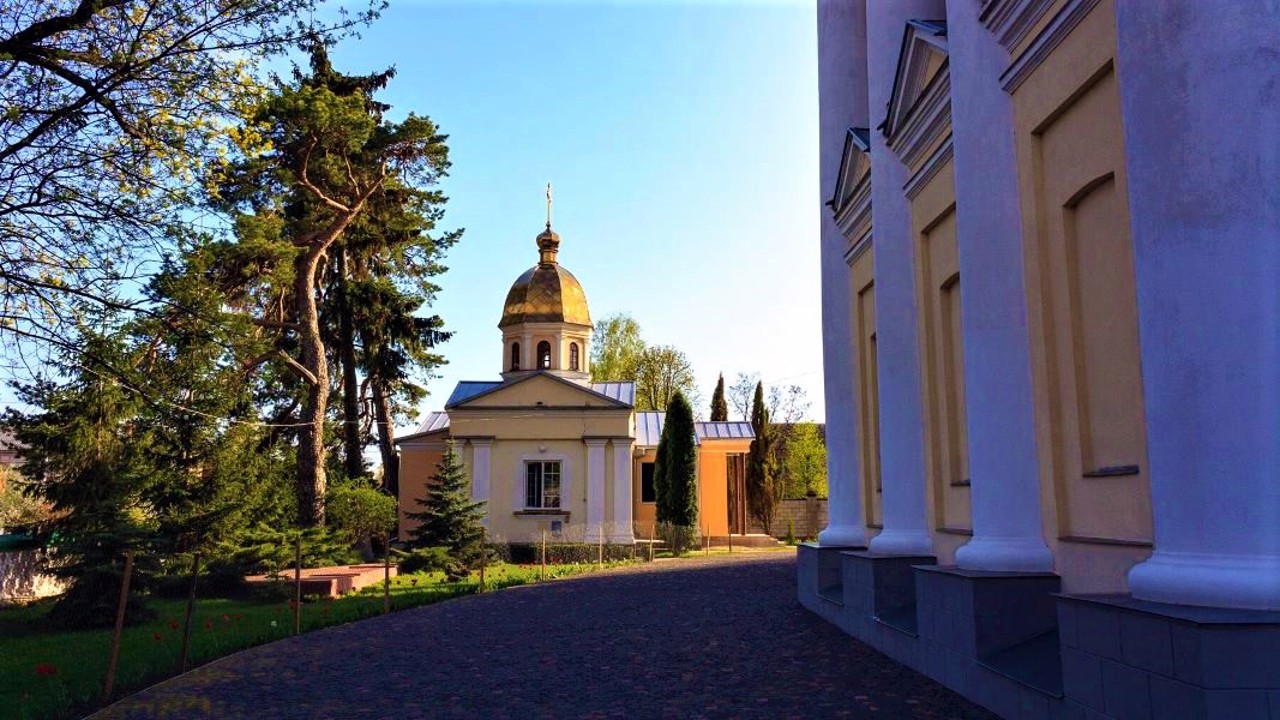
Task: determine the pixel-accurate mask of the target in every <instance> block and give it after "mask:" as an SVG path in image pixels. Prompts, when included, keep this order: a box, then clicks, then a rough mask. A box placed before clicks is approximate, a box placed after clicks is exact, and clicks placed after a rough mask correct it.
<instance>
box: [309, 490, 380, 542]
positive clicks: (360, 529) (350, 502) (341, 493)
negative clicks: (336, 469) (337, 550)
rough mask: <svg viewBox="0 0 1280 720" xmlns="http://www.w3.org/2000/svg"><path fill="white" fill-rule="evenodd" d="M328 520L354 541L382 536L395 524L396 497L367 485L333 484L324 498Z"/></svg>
mask: <svg viewBox="0 0 1280 720" xmlns="http://www.w3.org/2000/svg"><path fill="white" fill-rule="evenodd" d="M325 512H326V513H328V518H329V524H330V525H332V526H333V528H334V529H335V530H337V531H339V532H342V533H345V534H346V535H347V536H348V537H349V538H350V540H351V542H353V543H357V544H362V543H368V542H369V541H370V540H372V539H373V538H385V537H386V535H387V534H388V533H390V532H391V531H392V530H393V529H394V528H395V526H396V520H397V518H396V499H395V498H393V497H391V496H390V495H387V494H385V493H383V492H382V491H380V490H378V489H376V488H373V487H370V486H368V485H354V484H353V485H334V486H333V487H332V488H330V489H329V493H328V497H327V499H326V501H325Z"/></svg>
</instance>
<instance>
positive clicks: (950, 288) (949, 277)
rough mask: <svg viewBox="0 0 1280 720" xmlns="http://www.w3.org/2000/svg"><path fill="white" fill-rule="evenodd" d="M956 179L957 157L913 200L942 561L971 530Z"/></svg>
mask: <svg viewBox="0 0 1280 720" xmlns="http://www.w3.org/2000/svg"><path fill="white" fill-rule="evenodd" d="M955 207H956V201H955V183H954V175H953V171H952V162H951V160H946V161H944V162H942V163H941V165H940V166H939V167H938V168H937V170H936V171H935V172H934V174H933V176H932V178H931V179H930V180H929V181H928V182H927V183H925V185H924V186H922V187H921V188H920V190H919V191H918V192H917V194H916V195H915V197H913V198H911V226H912V233H913V236H914V237H915V239H916V253H915V257H916V278H915V281H916V282H915V285H916V306H917V307H918V308H919V312H920V318H919V323H920V324H919V327H920V358H921V360H922V362H921V364H920V366H921V371H922V372H923V374H924V377H923V378H922V379H923V382H922V383H921V392H922V393H923V395H924V397H923V405H922V406H923V408H924V425H925V438H926V446H927V447H926V452H925V476H926V478H927V492H926V502H927V512H928V516H929V526H930V529H931V530H932V532H933V546H934V552H935V554H936V555H937V557H938V562H939V563H941V564H944V565H950V564H952V563H954V562H955V551H956V548H958V547H959V546H960V545H963V544H964V543H965V542H967V541H968V539H969V537H970V536H971V535H972V534H973V521H972V519H971V515H970V502H969V485H968V482H969V474H968V457H967V455H968V449H967V448H968V445H967V443H968V440H967V438H966V437H965V429H964V423H965V413H964V364H963V357H962V355H963V352H962V350H961V337H960V336H959V335H958V334H957V333H956V332H955V331H956V330H957V329H959V324H958V315H959V312H960V306H959V299H960V298H959V288H960V278H959V273H960V265H959V256H958V255H957V252H956V220H955V219H956V214H955Z"/></svg>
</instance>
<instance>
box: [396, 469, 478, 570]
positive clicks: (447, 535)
mask: <svg viewBox="0 0 1280 720" xmlns="http://www.w3.org/2000/svg"><path fill="white" fill-rule="evenodd" d="M469 485H470V483H469V482H468V480H467V471H466V468H464V467H463V466H462V459H461V458H460V457H458V453H457V452H456V451H455V450H454V448H453V445H450V446H449V447H448V449H447V450H445V453H444V457H443V458H441V460H440V462H439V464H437V465H436V474H435V475H434V476H432V478H431V483H430V484H429V485H428V486H427V496H426V497H424V498H419V499H417V500H416V501H415V502H416V503H417V505H418V506H419V507H421V508H422V510H421V511H419V512H411V513H405V516H406V517H408V518H409V519H411V520H417V521H418V522H419V523H420V524H419V525H418V527H416V528H414V529H413V530H410V531H409V535H410V537H412V538H413V544H414V545H416V546H418V547H443V548H447V549H448V551H449V556H450V557H451V558H452V559H453V560H454V561H456V562H457V563H458V564H459V566H460V569H462V570H468V571H469V570H471V569H472V568H475V567H478V566H479V564H480V563H481V562H483V561H484V559H485V550H484V526H483V525H482V524H481V521H482V520H483V519H484V514H485V510H484V505H485V503H484V501H479V502H474V501H472V500H471V489H470V487H469ZM450 574H454V573H450Z"/></svg>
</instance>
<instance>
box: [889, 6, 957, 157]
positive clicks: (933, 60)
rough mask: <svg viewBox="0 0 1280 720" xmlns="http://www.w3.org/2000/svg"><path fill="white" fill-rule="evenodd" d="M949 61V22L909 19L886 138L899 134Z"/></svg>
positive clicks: (900, 56)
mask: <svg viewBox="0 0 1280 720" xmlns="http://www.w3.org/2000/svg"><path fill="white" fill-rule="evenodd" d="M939 63H941V65H939ZM946 63H947V22H946V21H945V20H909V21H907V27H906V29H905V30H904V31H903V34H902V50H901V51H900V52H899V53H898V69H897V72H896V73H895V74H894V78H893V92H892V94H890V96H889V107H888V112H887V114H886V116H885V120H884V124H883V125H882V126H881V127H882V128H883V129H884V134H885V137H888V138H890V139H892V138H893V137H894V136H895V135H896V134H897V133H898V129H899V128H901V127H902V124H903V122H904V121H905V120H906V118H907V116H908V115H909V114H910V113H911V110H912V109H913V108H914V107H915V105H916V101H917V100H918V99H919V98H920V96H921V95H922V94H924V90H925V88H926V87H927V86H928V85H929V84H930V82H931V81H932V80H933V79H934V78H935V77H937V76H938V75H940V74H941V72H942V68H943V67H945V65H946Z"/></svg>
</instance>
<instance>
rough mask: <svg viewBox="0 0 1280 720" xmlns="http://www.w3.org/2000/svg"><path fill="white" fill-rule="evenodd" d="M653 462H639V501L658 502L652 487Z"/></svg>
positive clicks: (656, 494) (656, 493) (655, 491)
mask: <svg viewBox="0 0 1280 720" xmlns="http://www.w3.org/2000/svg"><path fill="white" fill-rule="evenodd" d="M653 469H654V463H651V462H647V463H640V502H647V503H651V502H658V492H657V490H655V489H654V487H653Z"/></svg>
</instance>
